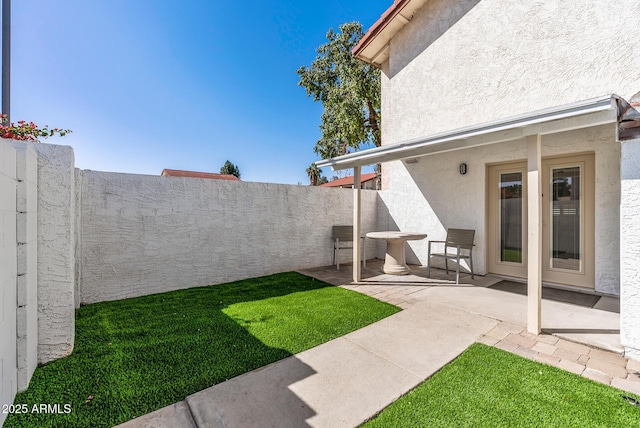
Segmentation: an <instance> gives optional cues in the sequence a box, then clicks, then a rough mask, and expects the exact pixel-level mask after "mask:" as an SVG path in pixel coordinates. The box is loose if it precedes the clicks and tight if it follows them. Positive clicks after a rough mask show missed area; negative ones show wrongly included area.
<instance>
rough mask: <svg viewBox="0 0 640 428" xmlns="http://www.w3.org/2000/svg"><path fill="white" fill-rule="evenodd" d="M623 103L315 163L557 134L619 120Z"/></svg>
mask: <svg viewBox="0 0 640 428" xmlns="http://www.w3.org/2000/svg"><path fill="white" fill-rule="evenodd" d="M621 102H624V101H623V100H622V99H621V98H620V97H618V96H617V95H615V94H610V95H605V96H601V97H597V98H591V99H588V100H584V101H579V102H575V103H571V104H566V105H562V106H558V107H552V108H548V109H544V110H538V111H534V112H530V113H526V114H522V115H519V116H513V117H510V118H507V119H501V120H497V121H493V122H486V123H482V124H479V125H475V126H468V127H464V128H458V129H454V130H452V131H446V132H442V133H438V134H434V135H431V136H428V137H424V138H416V139H413V140H408V141H405V142H402V143H398V144H390V145H386V146H382V147H376V148H373V149H369V150H363V151H359V152H355V153H349V154H346V155H343V156H338V157H335V158H330V159H323V160H321V161H318V162H316V165H318V167H319V168H323V167H327V166H330V167H331V168H332V169H333V170H334V171H337V170H342V169H348V168H354V167H362V166H366V165H373V164H377V163H382V162H389V161H394V160H401V159H409V158H415V157H419V156H424V155H429V154H434V153H442V152H448V151H453V150H460V149H465V148H470V147H477V146H483V145H487V144H495V143H501V142H505V141H512V140H517V139H521V138H525V137H528V136H531V135H546V134H555V133H558V132H564V131H571V130H574V129H580V128H587V127H592V126H598V125H604V124H607V123H616V122H617V121H618V106H619V104H620V103H621Z"/></svg>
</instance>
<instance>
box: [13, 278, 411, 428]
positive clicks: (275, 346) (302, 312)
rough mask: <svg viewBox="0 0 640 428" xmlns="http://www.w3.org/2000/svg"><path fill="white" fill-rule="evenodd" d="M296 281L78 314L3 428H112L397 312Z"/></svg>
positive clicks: (130, 302) (195, 291) (196, 291)
mask: <svg viewBox="0 0 640 428" xmlns="http://www.w3.org/2000/svg"><path fill="white" fill-rule="evenodd" d="M398 311H399V309H398V308H396V307H395V306H392V305H389V304H386V303H383V302H380V301H378V300H375V299H372V298H370V297H367V296H365V295H363V294H360V293H356V292H353V291H349V290H345V289H342V288H339V287H334V286H331V285H329V284H326V283H324V282H322V281H318V280H314V279H312V278H309V277H306V276H303V275H300V274H297V273H283V274H277V275H272V276H267V277H263V278H255V279H250V280H245V281H238V282H233V283H230V284H224V285H216V286H210V287H199V288H191V289H188V290H180V291H174V292H169V293H163V294H155V295H151V296H145V297H139V298H134V299H127V300H120V301H116V302H104V303H97V304H93V305H88V306H83V307H81V308H80V309H79V310H78V311H77V313H76V342H75V349H74V352H73V354H72V355H71V356H69V357H66V358H63V359H60V360H57V361H54V362H52V363H51V364H48V365H46V366H43V367H39V368H38V369H37V370H36V372H35V374H34V376H33V379H32V381H31V384H30V386H29V389H28V390H27V391H25V392H24V393H21V394H18V396H17V397H16V399H15V402H14V403H15V404H20V405H22V404H26V405H27V406H28V408H29V409H32V406H33V405H34V404H42V403H44V404H59V405H60V409H61V410H62V411H64V405H65V404H70V405H71V409H72V411H71V413H70V414H53V415H52V414H42V413H27V414H24V415H15V414H13V415H9V417H8V418H7V420H6V422H5V425H4V426H5V427H14V426H25V427H27V426H28V427H47V426H50V427H58V426H63V427H98V426H112V425H115V424H118V423H122V422H124V421H127V420H129V419H132V418H134V417H137V416H140V415H143V414H145V413H148V412H150V411H153V410H156V409H158V408H161V407H163V406H166V405H169V404H171V403H175V402H177V401H180V400H182V399H184V398H185V397H186V396H187V395H189V394H192V393H195V392H197V391H200V390H202V389H205V388H207V387H209V386H211V385H214V384H216V383H220V382H223V381H225V380H227V379H230V378H232V377H234V376H238V375H240V374H242V373H246V372H248V371H251V370H253V369H256V368H258V367H262V366H264V365H266V364H269V363H272V362H274V361H277V360H280V359H282V358H285V357H287V356H290V355H292V354H295V353H298V352H301V351H303V350H305V349H309V348H311V347H313V346H316V345H318V344H320V343H323V342H326V341H328V340H331V339H334V338H336V337H339V336H342V335H344V334H346V333H349V332H351V331H353V330H356V329H358V328H361V327H364V326H365V325H367V324H370V323H373V322H375V321H377V320H380V319H382V318H384V317H386V316H389V315H391V314H394V313H396V312H398Z"/></svg>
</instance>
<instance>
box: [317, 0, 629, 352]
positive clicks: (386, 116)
mask: <svg viewBox="0 0 640 428" xmlns="http://www.w3.org/2000/svg"><path fill="white" fill-rule="evenodd" d="M637 28H640V2H638V1H636V0H621V1H619V2H614V3H611V2H605V1H599V0H576V1H573V2H563V1H551V0H537V1H528V2H522V1H519V0H462V1H456V2H449V1H444V0H396V1H395V2H394V3H393V5H391V7H390V8H389V9H388V10H387V11H386V12H385V13H384V14H383V15H382V17H381V18H380V20H378V22H376V23H375V24H374V25H373V27H372V28H371V29H370V30H369V31H368V32H367V33H366V35H365V36H364V37H363V38H362V40H361V41H360V43H359V44H358V46H357V47H356V48H355V49H354V51H353V53H354V55H356V57H358V58H359V59H361V60H363V61H366V62H368V63H371V64H374V65H375V66H376V67H378V68H379V69H380V70H381V71H382V79H381V81H382V82H381V91H382V132H383V135H382V140H383V144H382V146H381V147H378V148H374V149H370V150H365V151H362V152H356V153H351V154H348V155H344V156H340V157H337V158H333V159H326V160H323V161H321V162H318V163H317V165H318V166H319V167H326V166H331V167H333V168H334V169H336V170H341V169H347V168H353V169H354V175H355V177H356V181H357V179H358V176H359V174H360V168H361V167H363V166H366V165H371V164H375V163H378V162H381V163H382V180H383V181H382V191H381V192H380V193H379V196H380V200H381V206H382V207H383V209H382V210H381V211H382V212H379V214H378V225H379V227H380V226H381V225H388V226H389V228H390V229H392V228H397V229H399V230H411V231H424V232H426V233H428V235H429V238H428V239H443V238H444V236H445V234H446V230H447V228H467V229H475V231H476V241H475V242H476V250H474V268H475V270H476V273H480V274H486V273H493V274H500V275H505V276H508V277H515V278H522V279H526V280H528V284H529V323H528V328H529V330H530V331H532V332H539V331H540V290H541V284H542V282H545V283H550V284H555V285H556V286H561V287H568V288H574V289H580V290H583V291H585V292H590V293H599V294H608V295H615V296H620V299H621V331H620V333H621V341H622V344H623V345H624V346H625V348H626V350H627V353H628V355H629V356H632V357H634V358H636V359H637V358H640V95H639V94H640V93H639V92H638V91H640V46H639V45H638V37H637V34H633V33H634V32H636V33H637ZM355 187H357V186H355ZM356 192H357V191H356ZM354 201H355V203H354V219H357V218H358V216H359V210H360V208H359V206H358V199H357V197H356V198H354ZM355 229H356V230H354V234H357V233H359V230H357V229H358V228H357V227H355ZM411 249H412V253H413V254H412V257H413V255H414V256H415V257H413V258H414V260H409V261H413V262H414V263H420V264H424V265H426V263H427V244H426V241H421V242H419V241H417V242H414V243H412V244H411ZM357 251H359V250H358V249H355V250H354V252H357ZM355 255H357V254H354V257H355ZM433 262H435V260H434V261H433ZM359 275H360V273H359V267H358V266H357V264H356V265H354V278H355V279H359Z"/></svg>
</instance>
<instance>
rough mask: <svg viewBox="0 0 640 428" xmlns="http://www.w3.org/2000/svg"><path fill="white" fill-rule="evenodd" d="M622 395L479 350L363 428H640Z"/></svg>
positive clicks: (637, 410)
mask: <svg viewBox="0 0 640 428" xmlns="http://www.w3.org/2000/svg"><path fill="white" fill-rule="evenodd" d="M623 395H624V396H632V394H627V393H623V392H622V391H620V390H617V389H615V388H613V387H610V386H608V385H603V384H600V383H597V382H594V381H592V380H589V379H586V378H583V377H580V376H578V375H575V374H573V373H569V372H566V371H563V370H560V369H558V368H556V367H551V366H548V365H545V364H541V363H538V362H535V361H531V360H527V359H525V358H522V357H520V356H518V355H515V354H511V353H509V352H506V351H502V350H500V349H497V348H492V347H489V346H485V345H482V344H478V343H477V344H474V345H472V346H471V347H469V348H468V349H467V350H466V351H465V352H463V353H462V354H461V355H460V356H459V357H458V358H457V359H456V360H454V361H453V362H452V363H450V364H448V365H446V366H445V367H443V368H442V370H440V371H439V372H438V373H436V374H435V375H434V376H433V377H432V378H431V379H429V380H427V381H425V382H424V383H422V384H421V385H419V386H418V387H417V388H416V389H414V390H413V391H411V392H409V393H408V394H407V395H405V396H403V397H401V398H400V399H398V400H397V401H396V402H395V403H393V404H391V405H390V406H389V407H387V408H386V409H385V410H384V411H382V412H381V413H380V415H378V416H377V417H376V418H375V419H373V420H371V421H369V422H368V423H366V424H364V427H366V428H374V427H385V428H390V427H412V428H414V427H492V428H493V427H638V426H640V407H639V406H634V405H630V404H629V402H628V401H627V400H625V399H623V398H622V396H623ZM634 399H637V397H634Z"/></svg>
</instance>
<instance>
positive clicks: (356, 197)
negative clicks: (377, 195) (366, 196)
mask: <svg viewBox="0 0 640 428" xmlns="http://www.w3.org/2000/svg"><path fill="white" fill-rule="evenodd" d="M360 182H361V179H360V167H359V166H357V167H355V168H353V280H354V281H355V282H359V281H360V279H361V271H360V259H361V258H362V240H361V239H360V235H361V227H360V217H361V215H360V214H361V211H362V195H361V193H362V192H361V190H360Z"/></svg>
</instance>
